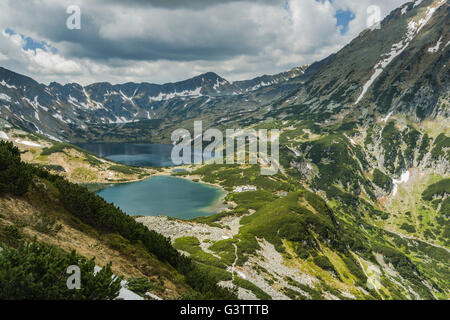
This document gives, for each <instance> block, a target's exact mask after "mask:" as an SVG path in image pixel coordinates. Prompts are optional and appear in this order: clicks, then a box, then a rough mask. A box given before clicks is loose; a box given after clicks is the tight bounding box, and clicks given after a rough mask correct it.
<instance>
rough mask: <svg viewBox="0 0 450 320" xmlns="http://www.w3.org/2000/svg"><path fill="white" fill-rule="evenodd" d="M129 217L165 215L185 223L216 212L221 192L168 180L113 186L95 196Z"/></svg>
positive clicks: (189, 183) (199, 185) (207, 187)
mask: <svg viewBox="0 0 450 320" xmlns="http://www.w3.org/2000/svg"><path fill="white" fill-rule="evenodd" d="M97 194H98V195H99V196H101V197H102V198H103V199H105V200H106V201H108V202H111V203H114V204H115V205H116V206H118V207H120V208H121V209H122V210H123V211H124V212H126V213H127V214H129V215H143V216H159V215H165V216H169V217H174V218H178V219H183V220H188V219H192V218H196V217H200V216H207V215H211V214H214V213H216V212H217V208H218V207H219V206H220V205H219V204H218V201H219V199H220V198H221V195H222V190H220V189H218V188H215V187H211V186H208V185H204V184H200V183H196V182H191V181H189V180H186V179H181V178H175V177H170V176H155V177H152V178H150V179H147V180H144V181H139V182H133V183H127V184H119V185H114V186H113V187H111V188H107V189H103V190H101V191H99V192H97Z"/></svg>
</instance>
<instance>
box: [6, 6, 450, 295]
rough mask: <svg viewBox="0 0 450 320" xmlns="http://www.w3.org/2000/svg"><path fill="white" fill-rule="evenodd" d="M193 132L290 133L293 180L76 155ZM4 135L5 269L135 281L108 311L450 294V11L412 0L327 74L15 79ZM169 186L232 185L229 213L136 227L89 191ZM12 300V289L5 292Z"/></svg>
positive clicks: (284, 152)
mask: <svg viewBox="0 0 450 320" xmlns="http://www.w3.org/2000/svg"><path fill="white" fill-rule="evenodd" d="M195 120H202V121H203V127H204V130H206V129H207V128H217V129H220V130H223V131H224V130H225V129H229V128H243V129H255V130H258V129H279V130H280V165H281V170H280V171H279V172H278V173H277V174H276V175H274V176H262V175H260V165H238V164H235V165H219V164H212V163H211V164H204V165H184V166H181V167H179V168H176V169H179V170H173V169H174V168H173V167H171V168H168V167H162V168H155V167H131V166H127V165H125V164H118V163H115V162H114V161H112V160H108V159H103V158H101V157H100V156H99V155H96V154H93V153H90V152H88V151H85V150H83V149H81V148H79V147H77V146H75V145H74V144H79V143H87V142H90V143H91V142H101V143H106V142H108V143H111V142H117V143H131V142H133V143H164V144H170V143H171V133H172V132H173V131H174V130H175V129H177V128H187V129H192V128H193V122H194V121H195ZM0 139H2V140H3V142H0V242H1V243H3V244H5V245H7V246H8V247H5V249H3V250H2V251H0V280H1V279H3V278H2V277H6V276H5V275H8V270H9V269H8V268H9V267H11V266H9V265H8V264H7V263H6V262H5V259H2V257H7V256H8V255H9V256H8V257H16V259H18V260H17V261H21V260H20V259H24V260H23V261H30V260H29V259H27V258H26V257H28V256H27V255H32V254H35V255H38V253H36V252H41V253H42V252H44V253H46V254H47V255H51V256H53V255H54V256H55V259H69V260H70V259H73V256H70V254H69V252H70V251H71V250H72V249H76V251H77V254H79V255H80V256H82V257H85V258H83V259H86V261H88V262H86V264H87V266H86V268H88V267H89V268H91V269H92V268H94V265H99V266H101V267H104V268H103V269H102V270H105V273H106V276H109V278H108V277H106V276H105V277H103V278H104V279H107V278H108V279H111V274H112V273H114V274H116V275H120V276H123V279H124V281H123V282H122V283H121V284H117V283H114V286H113V288H114V290H112V292H107V293H106V294H105V295H104V296H101V297H100V298H115V297H117V294H118V293H119V291H121V290H131V291H130V292H131V294H137V295H138V296H139V297H142V298H145V299H160V298H161V299H174V298H189V299H233V298H239V299H263V300H265V299H302V300H303V299H314V300H318V299H358V300H359V299H383V300H389V299H401V300H406V299H427V300H428V299H445V300H446V299H448V298H450V251H449V250H450V1H448V0H423V1H421V0H420V1H416V2H410V3H407V4H405V5H403V6H402V7H400V8H397V9H396V10H394V11H392V12H391V13H390V14H389V15H388V16H387V17H386V18H385V19H384V20H383V21H382V22H381V26H380V28H374V29H373V30H372V29H366V30H364V31H363V32H362V33H361V34H360V35H359V36H358V37H357V38H355V39H354V40H353V41H351V43H349V44H348V45H346V46H345V47H344V48H343V49H342V50H340V51H339V52H337V53H335V54H333V55H331V56H329V57H327V58H326V59H324V60H322V61H319V62H316V63H313V64H311V65H306V66H301V67H298V68H294V69H292V70H290V71H287V72H284V73H280V74H277V75H270V76H269V75H265V76H262V77H258V78H255V79H252V80H247V81H236V82H230V81H227V80H226V79H224V78H222V77H220V76H219V75H217V74H215V73H212V72H210V73H206V74H202V75H199V76H197V77H195V78H192V79H188V80H185V81H181V82H176V83H168V84H163V85H157V84H151V83H125V84H117V85H112V84H110V83H94V84H91V85H88V86H81V85H79V84H76V83H71V84H66V85H61V84H58V83H55V82H53V83H50V84H49V85H44V84H40V83H38V82H36V81H34V80H33V79H31V78H29V77H27V76H24V75H20V74H17V73H15V72H13V71H10V70H7V69H4V68H0ZM13 144H14V145H15V146H13ZM17 148H18V149H17ZM155 175H173V176H176V177H179V178H183V179H189V180H191V181H195V182H198V183H205V184H212V185H215V186H216V187H220V188H221V189H223V190H224V191H225V193H226V195H225V196H224V198H223V199H222V201H223V206H222V208H221V211H220V212H218V213H217V214H215V215H211V216H203V217H199V218H195V219H192V220H188V221H184V220H179V219H175V218H169V217H166V216H129V215H126V214H125V213H123V212H122V211H121V210H120V209H119V208H117V207H115V206H114V205H111V204H108V203H106V202H105V201H104V200H103V199H102V198H100V197H99V196H97V195H95V194H94V193H92V192H90V191H88V190H87V189H86V188H85V186H88V187H89V189H90V190H98V189H99V188H104V187H105V184H111V183H122V182H133V181H134V182H135V181H139V180H143V179H147V178H149V177H152V176H155ZM243 186H251V188H243ZM32 239H34V240H32ZM24 241H25V242H24ZM28 241H32V244H31V245H29V244H24V243H28ZM46 250H47V251H46ZM47 252H51V254H50V253H47ZM56 257H58V258H56ZM93 257H96V262H95V263H94V262H89V261H91V260H89V259H91V258H93ZM11 259H12V258H11ZM80 259H81V258H80ZM33 261H34V260H33ZM109 262H112V265H109V264H108V263H109ZM36 263H37V264H38V263H39V259H38V258H36ZM89 263H91V264H89ZM27 265H28V264H23V268H25V266H27ZM8 266H9V267H8ZM105 266H106V267H105ZM28 267H29V268H31V269H33V268H34V267H33V266H28ZM11 268H12V267H11ZM27 270H28V269H27ZM27 270H24V272H27ZM64 272H65V271H64ZM121 279H122V278H121ZM29 281H32V280H29ZM64 285H65V282H64ZM108 285H109V283H108V281H106V280H105V286H108ZM54 286H55V287H58V286H59V285H58V284H57V283H55V284H54ZM8 290H9V291H8ZM14 290H19V288H17V289H14V288H4V287H3V284H2V281H0V296H1V295H2V294H5V292H8V293H9V296H10V297H11V296H13V294H12V292H15V291H14ZM36 290H37V289H36ZM86 290H88V289H86ZM61 291H62V292H64V290H63V289H61ZM94 291H95V290H94ZM47 292H48V294H51V292H54V291H51V290H49V291H47ZM121 292H122V291H121ZM16 294H17V295H19V294H20V293H19V292H18V291H17V292H16ZM33 294H34V295H35V297H39V296H40V294H41V293H39V291H38V290H37V291H34V292H33ZM64 294H65V293H64ZM122 294H123V292H122ZM86 295H87V294H86ZM69 297H71V298H79V297H74V296H71V295H69ZM50 298H51V297H50Z"/></svg>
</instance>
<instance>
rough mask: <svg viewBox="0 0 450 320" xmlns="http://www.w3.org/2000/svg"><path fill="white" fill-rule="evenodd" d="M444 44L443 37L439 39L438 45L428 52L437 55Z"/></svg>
mask: <svg viewBox="0 0 450 320" xmlns="http://www.w3.org/2000/svg"><path fill="white" fill-rule="evenodd" d="M441 43H442V36H441V37H440V38H439V40H438V42H437V43H436V45H435V46H434V47H431V48H428V52H430V53H435V52H438V51H439V47H440V46H441Z"/></svg>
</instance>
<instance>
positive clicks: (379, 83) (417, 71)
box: [274, 0, 450, 121]
mask: <svg viewBox="0 0 450 320" xmlns="http://www.w3.org/2000/svg"><path fill="white" fill-rule="evenodd" d="M449 44H450V7H449V1H448V0H425V1H416V3H413V2H410V3H407V4H405V5H403V6H402V7H400V8H398V9H396V10H394V11H392V12H391V14H390V15H388V16H387V17H386V18H385V19H384V20H383V21H382V23H381V28H380V29H374V30H371V29H366V30H364V31H363V32H362V33H361V34H360V35H359V36H358V37H357V38H356V39H354V40H353V41H352V42H351V43H350V44H348V45H347V46H346V47H344V48H343V49H342V50H340V51H339V52H338V53H337V54H336V55H333V56H331V57H330V58H329V59H328V61H326V63H325V64H324V65H323V66H322V68H321V69H320V70H319V71H318V72H317V73H315V75H314V76H313V77H312V78H311V79H310V80H309V81H307V82H306V83H305V84H304V86H302V87H301V88H300V89H299V90H298V91H297V92H296V93H295V94H293V95H291V96H290V97H289V98H286V99H284V100H283V101H281V102H280V103H279V104H278V105H281V106H286V107H290V106H292V107H291V108H290V109H289V113H290V114H295V113H297V114H299V113H300V114H301V113H311V112H313V113H316V114H319V113H321V114H322V115H324V116H326V115H328V117H331V116H333V115H335V116H336V115H338V114H340V113H341V112H342V111H344V110H346V111H347V112H349V111H350V112H354V114H355V115H358V114H359V115H362V116H363V117H367V116H369V117H370V116H371V115H372V114H373V113H372V112H373V111H374V112H376V113H378V114H379V113H381V114H388V113H389V112H404V113H407V114H409V115H410V116H412V117H413V118H415V119H416V120H417V121H420V120H423V119H425V118H427V117H436V116H439V115H441V116H443V117H448V116H449V113H450V110H449V105H448V103H445V102H444V101H448V98H449V92H450V78H449V75H450V45H449ZM281 112H286V110H280V109H279V108H277V110H275V111H274V114H280V113H281Z"/></svg>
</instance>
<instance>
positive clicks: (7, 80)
mask: <svg viewBox="0 0 450 320" xmlns="http://www.w3.org/2000/svg"><path fill="white" fill-rule="evenodd" d="M308 76H309V74H308V73H307V67H299V68H294V69H292V70H291V71H289V72H284V73H281V74H278V75H273V76H263V77H259V78H255V79H253V80H248V81H237V82H234V83H233V82H229V81H227V80H226V79H224V78H222V77H220V76H218V75H217V74H215V73H212V72H209V73H205V74H202V75H199V76H197V77H194V78H191V79H188V80H185V81H180V82H176V83H167V84H163V85H158V84H151V83H139V84H138V83H125V84H119V85H112V84H110V83H106V82H105V83H95V84H91V85H88V86H85V87H83V86H81V85H79V84H76V83H69V84H66V85H61V84H58V83H55V82H52V83H50V85H48V86H46V85H43V84H40V83H38V82H36V81H34V80H33V79H31V78H29V77H26V76H23V75H20V74H17V73H15V72H12V71H10V70H7V69H4V68H1V67H0V117H3V118H5V119H7V120H8V121H10V122H11V123H13V124H15V125H18V126H20V127H22V128H24V129H27V130H30V131H33V132H37V133H41V134H45V135H47V136H48V137H49V138H52V139H54V140H61V139H64V140H66V139H72V138H73V137H74V136H76V135H77V133H78V134H79V135H83V134H84V130H85V129H87V127H88V126H92V125H104V124H123V123H130V122H136V121H142V120H153V119H166V118H173V119H185V118H192V117H195V116H197V115H200V114H201V113H202V112H203V111H204V110H212V109H214V110H216V111H217V113H218V114H222V115H224V114H229V113H230V111H238V110H242V109H244V110H248V109H252V108H256V107H258V106H260V105H262V104H265V103H267V102H270V101H273V100H274V99H276V98H281V97H282V96H283V95H286V94H288V93H290V92H292V91H293V90H295V89H296V88H298V85H299V83H301V82H302V81H304V80H305V79H306V78H307V77H308ZM291 80H292V81H291ZM290 82H294V83H295V85H292V84H290Z"/></svg>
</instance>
